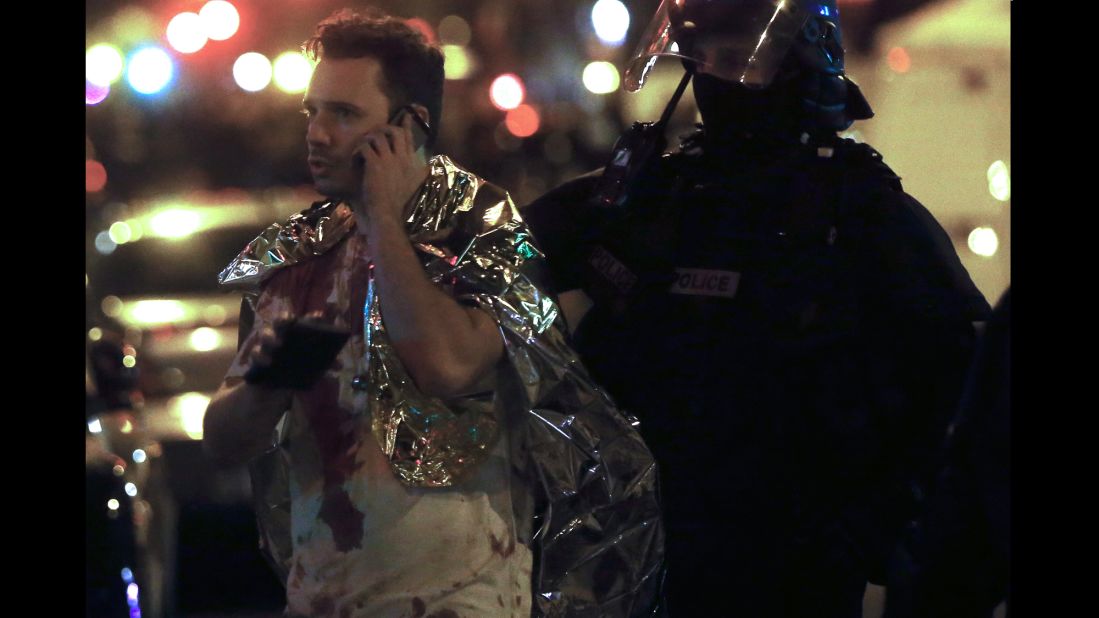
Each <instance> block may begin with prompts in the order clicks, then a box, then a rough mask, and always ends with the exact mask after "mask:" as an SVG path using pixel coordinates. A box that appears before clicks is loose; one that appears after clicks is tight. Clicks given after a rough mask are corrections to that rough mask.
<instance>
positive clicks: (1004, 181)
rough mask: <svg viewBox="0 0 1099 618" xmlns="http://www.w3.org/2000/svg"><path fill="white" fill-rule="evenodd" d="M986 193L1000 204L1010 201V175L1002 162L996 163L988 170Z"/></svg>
mask: <svg viewBox="0 0 1099 618" xmlns="http://www.w3.org/2000/svg"><path fill="white" fill-rule="evenodd" d="M988 192H989V193H991V194H992V197H994V198H996V199H997V200H999V201H1001V202H1006V201H1008V200H1010V199H1011V173H1010V172H1009V171H1008V169H1007V164H1006V163H1004V162H1003V161H997V162H995V163H993V164H992V165H990V166H989V168H988Z"/></svg>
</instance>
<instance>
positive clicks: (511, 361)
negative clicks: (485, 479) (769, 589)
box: [219, 156, 664, 617]
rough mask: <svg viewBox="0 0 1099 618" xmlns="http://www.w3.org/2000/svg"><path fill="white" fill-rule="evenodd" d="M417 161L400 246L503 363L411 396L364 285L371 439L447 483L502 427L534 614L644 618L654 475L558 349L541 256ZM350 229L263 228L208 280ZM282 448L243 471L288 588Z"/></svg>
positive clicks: (442, 168)
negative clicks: (494, 331) (478, 382)
mask: <svg viewBox="0 0 1099 618" xmlns="http://www.w3.org/2000/svg"><path fill="white" fill-rule="evenodd" d="M429 165H430V174H429V176H428V179H427V180H426V181H425V183H424V184H423V186H422V187H421V188H420V190H419V191H418V192H417V194H416V195H415V196H414V197H413V200H412V202H411V203H410V210H409V211H408V212H409V213H410V214H409V215H408V218H407V219H406V223H407V230H408V235H409V239H410V241H411V242H412V244H413V245H414V246H415V247H416V249H417V250H418V253H419V255H420V257H421V259H422V262H423V265H424V269H425V272H426V273H427V274H428V276H429V277H430V279H431V280H432V281H433V282H435V283H436V284H438V285H440V286H441V287H443V288H444V289H446V290H447V291H448V292H449V293H450V294H452V296H453V297H454V298H456V299H457V300H458V301H459V302H462V303H464V304H468V305H473V306H477V307H480V308H481V309H483V310H485V311H486V312H487V313H489V314H490V315H492V316H493V318H494V319H495V320H496V322H497V323H498V324H499V326H500V332H501V333H502V335H503V339H504V343H505V348H506V358H507V361H508V362H506V363H501V364H500V365H499V367H498V369H497V371H496V375H494V376H491V378H492V380H490V381H489V382H488V384H490V390H487V391H484V392H477V393H472V394H470V395H467V396H462V397H456V398H453V399H447V400H445V401H443V400H440V399H437V398H432V397H427V396H425V395H423V394H422V393H420V392H419V391H418V389H417V388H416V386H415V384H414V383H413V382H412V380H411V379H410V378H409V376H408V374H407V372H406V371H405V369H404V367H403V365H402V364H401V362H400V360H399V359H398V358H397V355H396V353H395V351H394V350H393V348H392V346H391V345H390V343H389V340H388V338H387V336H386V331H385V325H384V323H383V321H382V319H381V312H380V305H379V300H378V293H377V290H376V289H375V286H374V282H373V281H371V282H370V283H369V287H368V292H367V300H366V306H365V308H364V319H365V323H364V326H365V329H364V337H365V339H366V343H367V356H368V358H367V365H368V367H369V380H368V382H367V388H369V394H370V397H369V401H370V404H369V405H370V410H369V412H370V414H371V421H372V432H373V434H374V436H375V438H376V439H377V440H378V443H379V445H380V446H381V447H382V450H383V452H384V453H385V454H386V456H387V457H388V459H389V462H390V467H391V469H392V471H393V473H394V474H395V475H396V476H397V477H398V478H399V479H400V480H401V481H402V482H404V483H405V484H407V485H409V486H414V487H446V486H449V485H452V484H453V483H455V482H456V481H458V480H460V479H461V478H462V477H463V474H464V473H465V472H467V471H468V470H469V469H470V468H471V467H473V466H476V465H477V463H478V462H479V461H481V460H482V459H483V457H484V456H485V455H486V454H487V452H488V451H489V450H490V449H491V446H492V444H493V443H494V441H495V439H496V436H498V435H499V433H500V432H503V431H506V432H508V435H509V438H510V439H509V443H510V449H511V460H512V470H513V475H514V477H515V479H514V480H515V482H514V483H513V484H512V486H513V488H514V489H513V494H512V504H513V508H514V511H515V514H516V521H517V522H520V530H519V531H518V535H519V538H520V540H521V541H523V542H526V543H527V544H528V545H529V546H530V547H531V549H532V551H533V553H534V557H535V564H534V573H533V575H532V577H533V581H532V590H533V594H534V599H533V601H532V607H533V611H532V615H534V616H578V617H579V616H585V617H586V616H592V617H595V616H646V615H656V614H657V612H659V611H660V609H659V607H658V606H659V605H660V602H659V596H660V586H661V582H662V580H663V573H664V569H663V544H664V531H663V525H662V522H661V519H660V506H659V502H658V491H657V470H656V466H655V464H654V462H653V459H652V455H651V454H650V453H649V450H648V448H647V447H646V446H645V444H644V442H643V441H642V439H641V437H640V435H639V433H638V430H637V421H636V420H635V419H633V418H631V417H629V416H627V415H625V414H623V413H622V412H621V411H620V410H618V409H617V408H616V407H615V406H614V403H613V402H612V401H611V400H610V398H609V397H608V396H607V395H606V394H605V393H604V392H603V391H602V390H601V389H599V388H598V387H597V386H596V385H595V384H594V383H593V382H592V381H591V379H590V378H589V376H588V374H587V371H586V370H585V369H584V367H583V366H582V365H581V364H580V361H579V360H578V358H577V356H576V354H575V353H574V352H573V350H572V349H571V348H570V347H569V345H568V343H567V341H566V338H565V335H564V333H565V327H564V321H563V318H562V316H561V315H560V312H559V311H558V307H557V305H556V303H555V302H554V300H553V298H552V297H551V296H550V295H549V294H547V293H546V292H545V291H544V290H546V285H545V277H546V272H545V263H544V256H543V255H542V253H541V252H540V251H539V249H538V247H537V244H536V241H535V240H534V238H533V237H532V235H531V233H530V230H529V229H528V227H527V226H526V224H525V223H524V222H523V220H522V218H521V216H520V214H519V211H518V209H517V208H516V207H515V204H514V203H513V202H512V200H511V198H510V197H509V196H508V194H507V193H506V192H505V191H503V190H502V189H500V188H499V187H496V186H495V185H492V184H490V183H487V182H486V181H484V180H483V179H481V178H479V177H477V176H475V175H474V174H472V173H470V172H468V171H466V170H464V169H462V168H460V167H458V166H457V165H456V164H454V163H453V162H452V161H451V160H450V159H449V158H447V157H445V156H436V157H434V158H432V159H431V161H430V162H429ZM353 229H354V218H353V216H352V214H351V211H350V209H349V208H348V207H347V206H346V205H342V204H336V203H325V204H316V205H314V206H313V207H312V208H311V209H308V210H306V211H303V212H302V213H299V214H297V215H294V216H293V217H291V218H290V220H289V221H287V223H286V224H284V225H279V224H275V225H272V226H271V227H269V228H268V229H267V230H265V231H264V232H263V233H262V234H261V235H260V236H259V237H258V238H256V239H255V240H254V241H253V242H252V243H251V244H250V245H249V246H248V247H246V248H245V250H244V251H243V252H242V253H241V254H240V255H239V256H238V257H237V258H236V259H234V260H233V262H232V263H230V264H229V266H228V267H226V268H225V270H223V271H222V273H221V275H220V276H219V280H220V282H221V284H222V285H223V286H227V287H234V288H242V289H245V290H246V294H255V293H256V291H257V286H258V285H259V284H260V283H261V282H262V281H263V280H265V279H266V278H267V277H268V276H270V274H271V273H273V272H274V271H275V270H276V269H279V268H284V267H287V266H290V265H292V264H295V263H298V262H300V261H302V260H306V259H309V258H310V257H311V256H313V255H320V254H321V253H324V252H325V251H327V250H328V249H330V248H331V247H333V246H335V245H336V244H337V243H338V242H339V240H340V239H342V238H343V237H345V236H346V235H347V234H348V233H349V232H351V231H352V230H353ZM280 430H281V425H280ZM276 433H277V434H278V433H280V432H279V431H276ZM283 446H284V445H283V443H282V437H281V436H276V439H275V444H274V445H273V448H272V449H271V450H270V451H269V452H268V453H267V454H265V455H263V456H261V457H260V458H258V459H257V460H256V461H255V462H253V465H252V466H251V469H252V475H253V491H254V493H255V497H256V504H257V516H258V519H259V523H260V529H261V546H262V547H263V548H264V549H265V550H266V551H267V552H268V554H269V555H268V557H269V558H270V559H271V561H272V563H273V565H274V566H275V567H276V570H277V571H279V572H280V574H281V575H282V576H283V577H284V578H285V575H286V573H287V567H286V565H287V564H288V562H289V558H290V550H291V546H290V528H289V524H290V510H289V506H290V501H289V490H288V484H287V478H288V477H287V472H286V471H287V467H288V466H289V465H290V463H289V459H288V455H287V452H286V449H285V448H283ZM424 568H431V567H430V565H425V566H424ZM284 581H285V579H284Z"/></svg>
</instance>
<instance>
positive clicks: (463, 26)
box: [439, 15, 473, 45]
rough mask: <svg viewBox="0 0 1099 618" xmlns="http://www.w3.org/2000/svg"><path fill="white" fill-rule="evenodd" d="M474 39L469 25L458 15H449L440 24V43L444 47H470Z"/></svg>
mask: <svg viewBox="0 0 1099 618" xmlns="http://www.w3.org/2000/svg"><path fill="white" fill-rule="evenodd" d="M472 38H473V33H472V31H470V29H469V23H468V22H467V21H466V20H464V19H462V18H461V17H459V16H457V15H447V16H446V17H444V18H443V19H442V21H440V22H439V41H440V42H441V43H443V44H444V45H469V42H470V40H472Z"/></svg>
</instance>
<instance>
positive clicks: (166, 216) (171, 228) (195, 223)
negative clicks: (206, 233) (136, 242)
mask: <svg viewBox="0 0 1099 618" xmlns="http://www.w3.org/2000/svg"><path fill="white" fill-rule="evenodd" d="M201 224H202V217H201V216H199V214H198V213H197V212H195V211H193V210H182V209H178V208H173V209H172V210H165V211H164V212H161V213H158V214H157V215H156V216H154V217H153V218H152V219H150V220H149V227H150V228H151V231H152V233H153V234H154V235H156V236H160V237H162V238H185V237H187V236H190V235H191V234H194V233H195V230H197V229H198V227H199V225H201Z"/></svg>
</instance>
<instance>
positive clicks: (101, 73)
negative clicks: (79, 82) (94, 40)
mask: <svg viewBox="0 0 1099 618" xmlns="http://www.w3.org/2000/svg"><path fill="white" fill-rule="evenodd" d="M120 77H122V52H121V51H119V49H118V48H117V47H115V46H114V45H111V44H109V43H99V44H97V45H92V46H91V47H89V48H88V51H86V52H84V79H86V80H87V81H89V82H91V83H93V84H95V85H96V86H110V85H111V84H113V83H115V82H116V81H118V78H120Z"/></svg>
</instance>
